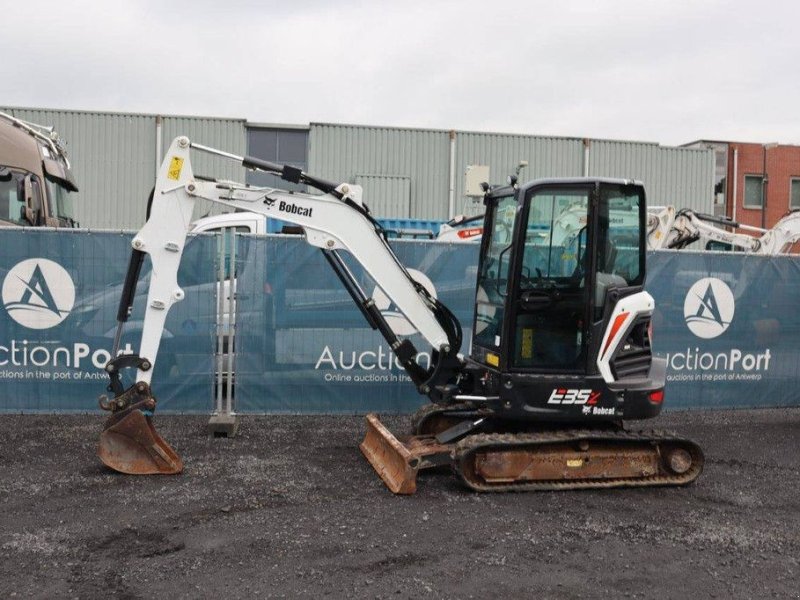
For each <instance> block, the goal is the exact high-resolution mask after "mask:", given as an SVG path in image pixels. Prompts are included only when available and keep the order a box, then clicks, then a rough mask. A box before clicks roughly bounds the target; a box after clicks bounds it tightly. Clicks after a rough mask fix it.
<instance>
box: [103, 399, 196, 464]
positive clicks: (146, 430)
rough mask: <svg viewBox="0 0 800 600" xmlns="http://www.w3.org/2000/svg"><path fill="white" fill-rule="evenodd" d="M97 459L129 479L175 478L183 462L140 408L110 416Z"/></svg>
mask: <svg viewBox="0 0 800 600" xmlns="http://www.w3.org/2000/svg"><path fill="white" fill-rule="evenodd" d="M97 455H98V456H99V457H100V460H102V461H103V463H105V464H106V465H107V466H108V467H111V468H112V469H114V470H115V471H119V472H120V473H126V474H128V475H157V474H162V475H172V474H175V473H180V472H181V471H182V470H183V461H182V460H181V458H180V457H179V456H178V454H177V453H176V452H175V450H173V449H172V448H171V447H170V445H169V444H167V442H165V441H164V439H163V438H162V437H161V436H160V435H158V433H157V432H156V430H155V427H153V422H152V419H151V417H150V416H149V415H145V414H144V413H143V412H142V411H141V410H139V409H138V408H130V409H128V410H125V411H121V412H120V413H118V414H113V415H111V416H110V417H109V418H108V420H107V421H106V427H105V429H104V430H103V433H102V434H100V445H99V447H98V449H97Z"/></svg>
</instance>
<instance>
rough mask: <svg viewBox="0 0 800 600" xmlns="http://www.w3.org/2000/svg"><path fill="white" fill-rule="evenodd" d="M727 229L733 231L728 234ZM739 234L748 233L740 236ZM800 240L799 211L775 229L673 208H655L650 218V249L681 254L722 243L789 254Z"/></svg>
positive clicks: (744, 249) (755, 251)
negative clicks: (697, 245)
mask: <svg viewBox="0 0 800 600" xmlns="http://www.w3.org/2000/svg"><path fill="white" fill-rule="evenodd" d="M728 228H730V229H733V230H734V231H729V230H728ZM736 230H741V231H749V232H752V234H753V235H750V234H747V233H739V232H738V231H736ZM798 240H800V211H794V212H789V213H788V214H786V215H785V216H784V217H783V218H781V219H780V220H779V221H778V222H777V223H776V224H775V226H774V227H772V229H761V228H759V227H751V226H749V225H743V224H741V223H738V222H736V221H733V220H731V219H727V218H725V217H715V216H712V215H705V214H701V213H696V212H694V211H693V210H690V209H688V208H684V209H681V210H679V211H676V210H675V209H674V208H673V207H672V206H667V207H659V208H655V207H654V208H653V209H652V210H651V211H649V214H648V235H647V243H648V248H649V249H651V250H655V249H672V250H681V249H684V248H687V247H689V246H690V245H691V244H693V243H694V242H697V241H700V242H701V248H700V249H703V250H705V246H706V244H707V243H708V242H720V243H722V244H728V245H730V246H731V247H733V248H735V249H737V250H739V251H741V252H747V253H751V254H761V255H776V254H783V253H786V252H788V251H789V250H790V249H791V246H792V244H794V243H795V242H797V241H798Z"/></svg>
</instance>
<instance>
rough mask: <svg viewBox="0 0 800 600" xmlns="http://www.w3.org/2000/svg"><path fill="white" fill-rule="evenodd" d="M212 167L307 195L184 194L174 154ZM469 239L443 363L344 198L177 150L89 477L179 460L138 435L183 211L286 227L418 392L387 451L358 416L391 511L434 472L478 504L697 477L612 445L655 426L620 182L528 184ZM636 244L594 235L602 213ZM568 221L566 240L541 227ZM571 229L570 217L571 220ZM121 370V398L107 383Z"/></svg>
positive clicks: (149, 413) (176, 145)
mask: <svg viewBox="0 0 800 600" xmlns="http://www.w3.org/2000/svg"><path fill="white" fill-rule="evenodd" d="M191 150H195V151H201V152H206V153H211V154H215V155H218V156H223V157H227V158H229V159H231V160H234V161H236V162H238V163H240V164H241V165H243V166H244V167H246V168H249V169H256V170H260V171H264V172H268V173H272V174H275V175H278V176H279V177H281V178H282V179H284V180H286V181H289V182H292V183H298V184H304V185H307V186H309V187H311V188H315V189H317V190H319V191H320V192H322V193H321V194H317V195H312V194H306V193H300V192H291V193H290V192H286V191H282V190H278V189H273V188H267V187H252V186H248V185H243V184H237V183H233V182H230V181H215V180H209V179H208V178H205V177H203V178H200V177H195V175H194V174H193V172H192V167H191V160H190V151H191ZM485 190H486V194H485V199H484V203H485V205H486V214H485V217H484V219H485V220H484V235H483V237H482V240H481V246H480V258H479V266H478V275H477V282H476V296H475V297H476V299H475V314H474V322H473V336H472V341H471V351H470V354H469V355H468V356H465V355H463V354H461V353H460V350H461V345H462V330H461V326H460V324H459V322H458V320H457V319H456V318H455V316H454V315H453V313H452V312H451V311H450V310H449V309H448V308H447V307H446V306H445V305H444V304H442V303H441V302H440V301H439V300H438V299H436V298H434V297H433V296H432V295H430V294H429V293H428V291H427V290H426V288H425V287H424V286H422V285H421V284H420V283H418V282H417V281H415V280H414V279H413V278H412V276H411V275H410V274H409V272H408V270H407V269H406V268H405V267H404V266H403V265H402V264H401V263H400V261H399V260H398V259H397V257H396V255H395V253H394V252H393V251H392V248H391V246H390V245H389V244H388V242H387V239H386V235H385V233H384V232H383V231H382V228H381V226H380V225H379V224H378V222H377V221H376V220H375V219H374V218H373V217H372V216H371V214H370V212H369V209H368V207H367V205H366V204H364V202H363V201H362V198H361V188H360V187H359V186H356V185H352V184H350V183H337V182H329V181H325V180H322V179H319V178H317V177H314V176H311V175H309V174H307V173H305V172H303V171H302V170H300V169H297V168H295V167H291V166H288V165H279V164H274V163H271V162H267V161H263V160H260V159H257V158H253V157H242V156H236V155H233V154H229V153H227V152H223V151H221V150H216V149H214V148H209V147H206V146H202V145H200V144H196V143H193V142H190V140H189V139H187V138H186V137H179V138H176V139H175V140H174V141H173V143H172V144H171V146H170V148H169V151H168V153H167V155H166V158H165V160H164V162H163V164H162V165H161V167H160V170H159V173H158V177H157V181H156V185H155V189H154V193H153V199H152V205H151V210H150V214H149V217H148V220H147V223H146V224H145V225H144V227H143V228H142V229H141V230H140V231H139V232H138V233H137V234H136V235H135V237H134V238H133V242H132V246H133V250H132V253H131V258H130V263H129V267H128V273H127V276H126V279H125V284H124V286H123V292H122V298H121V300H120V306H119V310H118V314H117V318H118V322H119V323H118V328H117V334H116V336H115V341H114V349H113V352H112V354H111V355H112V357H114V358H112V359H111V361H110V362H109V363H108V365H107V366H106V371H107V372H108V374H109V376H110V378H111V383H110V385H109V386H108V390H109V391H110V392H112V393H113V394H114V396H113V397H112V398H107V397H105V396H101V399H100V405H101V407H102V408H103V409H105V410H108V411H110V412H111V415H110V416H109V417H108V419H107V421H106V425H105V429H104V431H103V432H102V434H101V437H100V444H99V450H98V454H99V457H100V458H101V460H102V461H103V462H104V463H105V464H106V465H108V466H109V467H111V468H112V469H115V470H117V471H120V472H123V473H131V474H154V473H178V472H180V471H181V470H182V468H183V463H182V462H181V459H180V457H179V456H178V454H177V453H176V452H175V451H174V450H173V449H172V448H171V447H170V445H169V444H168V443H167V442H166V441H164V440H163V439H162V438H161V436H159V434H158V433H157V431H156V430H155V428H154V427H153V423H152V418H153V411H154V410H155V408H156V398H155V396H154V395H153V392H152V390H151V387H150V382H151V374H152V372H153V365H154V364H155V361H156V355H157V351H158V347H159V343H160V340H161V336H162V333H163V330H164V322H165V319H166V315H167V311H168V310H169V309H170V307H171V306H172V305H173V304H174V303H176V302H178V301H180V300H182V299H183V297H184V292H183V290H182V289H181V288H180V287H179V285H178V282H177V272H178V266H179V264H180V260H181V253H182V252H183V248H184V244H185V242H186V234H187V230H188V228H189V223H190V221H191V215H192V210H193V207H194V203H195V201H196V199H197V198H204V199H206V200H210V201H212V202H216V203H221V204H223V205H226V206H229V207H232V208H234V209H238V210H246V211H251V212H255V213H259V214H263V215H267V216H269V217H274V218H279V219H281V220H284V221H289V222H291V223H293V224H295V225H297V226H299V227H301V228H302V230H303V232H304V234H305V240H306V241H307V242H308V243H309V244H311V245H313V246H315V247H318V248H320V250H321V252H322V254H323V256H324V257H325V259H326V260H327V262H328V263H329V264H330V266H331V267H332V268H333V270H334V271H335V273H336V274H337V276H338V277H339V279H340V280H341V282H342V284H343V285H344V287H345V288H346V290H347V291H348V292H349V294H350V296H351V297H352V299H353V300H354V302H355V304H356V306H357V307H358V309H359V310H360V312H361V313H362V315H363V316H364V318H365V319H366V321H367V323H369V325H370V326H371V327H372V328H373V329H376V330H378V331H379V332H380V333H381V334H382V335H383V337H384V338H385V339H386V340H387V342H388V343H389V345H390V347H391V348H392V351H393V352H394V353H395V354H396V355H397V357H398V361H399V363H400V364H401V365H402V366H403V367H404V368H405V370H406V371H407V372H408V375H409V377H410V378H411V380H412V381H413V383H414V385H415V386H416V388H417V390H418V391H419V392H420V393H421V394H423V395H426V396H428V397H429V398H430V400H431V403H430V404H428V405H426V406H425V407H423V408H422V409H421V410H420V411H418V413H417V414H416V415H415V416H414V418H413V431H412V433H411V435H408V436H404V437H396V436H395V435H393V434H392V433H391V432H390V431H389V430H388V429H387V428H386V427H385V426H384V425H383V424H382V423H381V422H380V420H379V418H378V417H377V415H374V414H370V415H368V416H367V420H366V436H365V438H364V440H363V442H362V443H361V446H360V448H361V450H362V452H363V454H364V456H365V457H366V458H367V459H368V460H369V462H370V463H371V464H372V466H373V468H374V469H375V471H376V472H377V473H378V474H379V475H380V477H381V478H382V479H383V481H384V483H385V484H386V486H387V487H388V488H389V489H390V490H391V491H392V492H394V493H397V494H411V493H414V491H415V490H416V485H417V474H418V472H419V471H421V470H424V469H430V468H436V467H443V466H450V467H451V468H452V469H453V470H454V471H455V473H456V474H457V475H458V476H459V477H460V478H461V480H462V481H463V482H464V483H465V484H466V485H467V486H468V487H469V488H472V489H473V490H477V491H511V490H564V489H596V488H610V487H624V486H638V487H643V486H665V485H685V484H688V483H691V482H692V481H694V480H695V479H696V478H697V476H698V475H699V474H700V472H701V471H702V468H703V462H704V458H703V452H702V450H701V449H700V447H699V446H698V445H697V444H696V443H694V442H692V441H691V440H689V439H686V438H683V437H680V436H679V435H676V434H673V433H669V432H662V431H638V430H628V429H625V428H624V427H623V422H624V421H629V420H637V419H649V418H652V417H655V416H656V415H658V414H659V413H660V411H661V408H662V406H663V402H664V383H665V378H666V361H665V360H663V359H660V358H657V357H655V356H653V354H652V351H651V347H650V342H651V338H652V328H651V317H652V314H653V309H654V302H653V298H652V297H651V296H650V295H649V294H648V293H647V292H645V291H644V287H643V286H644V281H645V249H646V241H645V240H646V235H647V227H646V223H647V221H646V219H647V215H646V204H645V193H644V187H643V185H642V184H641V183H639V182H636V181H630V180H623V179H604V178H574V179H540V180H535V181H532V182H529V183H526V184H524V185H519V186H518V185H512V186H508V187H498V188H490V187H489V186H488V185H486V186H485ZM621 210H623V211H629V212H632V213H635V214H637V215H638V221H637V222H638V227H634V228H631V227H626V228H625V229H624V231H622V232H620V231H619V230H615V229H614V228H613V227H612V226H611V219H610V218H609V215H610V214H612V213H613V212H615V211H617V212H618V211H621ZM567 212H568V213H570V219H569V220H568V221H569V223H571V224H572V225H570V227H568V228H566V229H564V227H561V228H559V232H558V235H554V234H553V223H555V222H556V221H558V220H559V216H560V215H562V214H564V213H567ZM575 215H578V216H577V218H576V217H575ZM342 251H346V252H349V253H350V254H351V255H352V257H353V258H355V260H357V261H358V262H359V263H360V264H361V265H362V266H363V267H364V269H365V270H366V271H367V273H369V275H370V276H371V277H372V278H373V279H374V280H375V282H376V283H377V284H378V285H379V286H380V288H381V289H382V290H383V291H384V292H385V293H386V295H387V296H388V297H389V298H391V300H392V301H393V302H394V304H395V305H396V306H397V307H398V309H399V310H400V311H401V312H402V313H403V314H404V315H405V317H406V318H407V319H408V320H409V321H410V322H411V324H412V325H413V326H414V327H415V328H416V330H417V331H418V332H419V333H420V334H421V336H422V338H424V340H425V342H426V344H429V345H430V362H429V363H428V365H427V366H426V367H425V368H423V367H422V366H421V365H420V363H419V362H418V361H417V356H418V354H419V351H418V350H417V349H416V348H415V346H414V344H413V343H412V341H411V340H410V339H408V338H404V339H401V338H400V337H399V336H398V335H397V334H396V333H395V332H394V331H393V330H392V328H391V327H390V325H389V324H388V323H387V321H386V320H385V319H384V317H383V315H382V314H381V312H380V311H379V310H378V309H377V307H376V305H375V302H374V301H373V299H372V298H370V297H369V296H368V295H367V294H366V293H365V292H364V291H363V289H362V288H361V286H360V285H359V283H358V282H357V281H356V279H355V278H354V276H353V274H352V273H351V271H350V270H349V268H348V267H347V265H346V263H345V261H344V259H343V257H342V255H341V254H340V253H341V252H342ZM145 254H149V256H150V260H151V262H152V266H153V269H152V275H151V278H150V284H149V290H148V296H147V306H146V309H145V317H144V325H143V329H142V334H141V335H142V338H141V344H140V347H139V353H138V354H135V355H125V354H118V349H119V344H120V338H121V334H122V330H123V326H124V323H125V321H126V320H127V318H128V317H129V315H130V314H131V310H132V304H133V299H134V296H135V289H136V281H137V279H138V277H139V272H140V269H141V266H142V262H143V259H144V257H145ZM125 369H135V370H136V376H135V381H134V383H133V384H132V385H131V386H130V387H128V388H125V387H124V386H123V384H122V380H121V378H120V374H121V373H122V372H123V371H124V370H125Z"/></svg>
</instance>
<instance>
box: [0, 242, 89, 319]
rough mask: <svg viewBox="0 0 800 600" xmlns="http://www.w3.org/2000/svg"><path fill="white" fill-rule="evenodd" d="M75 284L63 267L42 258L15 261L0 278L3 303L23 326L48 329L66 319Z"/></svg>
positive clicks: (12, 316)
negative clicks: (0, 278)
mask: <svg viewBox="0 0 800 600" xmlns="http://www.w3.org/2000/svg"><path fill="white" fill-rule="evenodd" d="M74 303H75V284H74V283H73V282H72V278H71V277H70V276H69V273H67V272H66V271H65V270H64V268H63V267H62V266H61V265H59V264H58V263H55V262H53V261H52V260H47V259H46V258H29V259H27V260H23V261H22V262H19V263H17V264H16V265H15V266H14V267H13V268H12V269H11V270H10V271H9V272H8V274H7V275H6V278H5V280H4V281H3V306H4V307H5V309H6V312H7V313H8V315H9V316H10V317H11V318H12V319H14V321H16V322H17V323H19V324H20V325H22V326H23V327H28V328H29V329H49V328H51V327H55V326H56V325H58V324H59V323H61V322H62V321H63V320H64V319H66V318H67V316H68V315H69V312H70V311H71V310H72V306H73V304H74Z"/></svg>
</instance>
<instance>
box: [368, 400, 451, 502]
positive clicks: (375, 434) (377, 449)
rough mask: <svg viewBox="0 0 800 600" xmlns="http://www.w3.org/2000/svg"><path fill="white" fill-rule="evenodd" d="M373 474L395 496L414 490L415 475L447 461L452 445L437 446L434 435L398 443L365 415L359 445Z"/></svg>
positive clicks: (372, 416) (375, 420)
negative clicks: (375, 474)
mask: <svg viewBox="0 0 800 600" xmlns="http://www.w3.org/2000/svg"><path fill="white" fill-rule="evenodd" d="M359 448H361V452H362V453H363V454H364V456H365V457H366V459H367V460H368V461H369V463H370V464H371V465H372V468H373V469H375V472H376V473H377V474H378V475H379V476H380V478H381V479H382V480H383V483H385V484H386V487H388V488H389V489H390V490H391V491H392V492H393V493H395V494H413V493H414V492H416V491H417V472H418V471H419V470H420V469H425V468H430V467H435V466H438V465H440V464H446V463H449V461H450V449H451V445H447V444H440V443H438V442H437V441H436V438H435V437H433V436H415V437H412V438H409V439H408V440H406V441H405V443H404V442H401V441H400V440H398V439H397V438H396V437H395V436H394V435H393V434H392V432H391V431H389V430H388V429H386V427H384V425H383V424H382V423H381V422H380V420H379V419H378V415H375V414H369V415H367V433H366V435H365V436H364V441H363V442H361V444H360V445H359Z"/></svg>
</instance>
